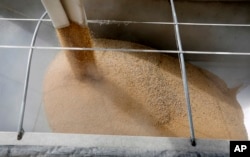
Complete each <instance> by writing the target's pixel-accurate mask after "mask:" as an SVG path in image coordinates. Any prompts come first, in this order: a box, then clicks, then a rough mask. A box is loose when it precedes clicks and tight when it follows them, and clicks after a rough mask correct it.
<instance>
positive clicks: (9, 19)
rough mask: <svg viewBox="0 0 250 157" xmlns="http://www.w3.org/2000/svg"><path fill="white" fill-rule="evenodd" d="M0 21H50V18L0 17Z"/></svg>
mask: <svg viewBox="0 0 250 157" xmlns="http://www.w3.org/2000/svg"><path fill="white" fill-rule="evenodd" d="M0 21H27V22H39V21H42V22H52V20H51V19H42V20H40V19H28V18H0Z"/></svg>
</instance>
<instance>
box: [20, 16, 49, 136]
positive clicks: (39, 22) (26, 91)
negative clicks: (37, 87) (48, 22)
mask: <svg viewBox="0 0 250 157" xmlns="http://www.w3.org/2000/svg"><path fill="white" fill-rule="evenodd" d="M46 14H47V13H46V12H45V13H43V15H42V16H41V18H40V19H43V18H44V17H45V16H46ZM41 22H42V21H41V20H40V21H38V23H37V25H36V28H35V30H34V34H33V37H32V40H31V44H30V45H31V47H33V46H34V44H35V40H36V36H37V32H38V29H39V27H40V24H41ZM32 55H33V48H30V50H29V56H28V63H27V69H26V77H25V82H24V91H23V101H22V105H21V110H20V117H19V125H18V130H17V131H18V134H17V140H21V139H22V137H23V134H24V129H23V121H24V113H25V107H26V99H27V93H28V87H29V77H30V67H31V60H32Z"/></svg>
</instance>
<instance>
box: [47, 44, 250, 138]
mask: <svg viewBox="0 0 250 157" xmlns="http://www.w3.org/2000/svg"><path fill="white" fill-rule="evenodd" d="M93 44H94V45H95V47H103V48H132V49H143V48H147V47H145V46H142V45H138V44H135V43H130V42H124V41H115V40H107V39H100V40H95V41H94V42H93ZM138 51H139V50H138ZM82 53H84V52H82ZM87 53H91V55H92V58H91V59H93V60H92V61H91V62H89V63H90V64H85V65H84V67H82V68H80V69H79V68H78V69H77V70H75V69H74V68H75V67H74V66H72V60H70V59H69V58H70V57H69V55H70V54H71V55H74V54H73V52H71V53H69V52H61V53H59V54H58V55H57V56H56V58H55V59H54V61H53V62H52V63H51V65H50V66H49V69H48V71H47V74H46V77H45V81H44V103H45V109H46V114H47V117H48V120H49V124H50V127H51V128H52V130H53V131H55V132H67V133H86V134H111V135H148V136H174V137H189V136H190V134H189V125H188V118H187V111H186V104H185V98H184V94H183V85H182V79H181V74H180V66H179V62H178V59H176V58H173V57H171V56H168V55H166V54H156V53H139V52H138V53H129V52H102V51H99V52H87ZM73 62H76V63H73V64H74V65H77V64H79V65H81V64H82V63H78V62H82V61H81V60H80V61H77V60H75V61H73ZM86 63H88V61H86ZM186 67H187V74H188V83H189V90H190V98H191V105H192V111H193V120H194V127H195V133H196V135H197V137H199V138H217V139H247V135H246V131H245V127H244V124H243V114H242V111H241V108H240V106H239V104H238V103H237V101H236V98H235V93H232V92H231V91H230V90H229V89H228V88H227V87H226V85H225V84H224V82H223V81H222V80H220V79H219V78H218V77H216V76H214V75H212V74H211V73H209V72H207V71H204V70H201V69H199V68H197V67H195V66H193V65H191V64H187V65H186ZM72 68H73V70H72ZM76 71H77V73H78V74H77V75H76V74H75V73H76Z"/></svg>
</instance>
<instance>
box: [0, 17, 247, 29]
mask: <svg viewBox="0 0 250 157" xmlns="http://www.w3.org/2000/svg"><path fill="white" fill-rule="evenodd" d="M0 21H27V22H37V21H39V19H26V18H25V19H23V18H0ZM41 21H42V22H52V20H51V19H43V20H41ZM87 22H88V23H93V24H100V25H109V24H124V25H128V24H151V25H175V23H174V22H154V21H149V22H147V21H118V20H87ZM177 24H178V25H188V26H219V27H250V24H226V23H192V22H179V23H177Z"/></svg>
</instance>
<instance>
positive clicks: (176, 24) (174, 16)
mask: <svg viewBox="0 0 250 157" xmlns="http://www.w3.org/2000/svg"><path fill="white" fill-rule="evenodd" d="M170 3H171V8H172V15H173V20H174V23H175V25H174V26H175V27H174V28H175V36H176V44H177V47H178V50H179V51H180V53H179V59H180V66H181V75H182V81H183V87H184V93H185V98H186V104H187V110H188V120H189V128H190V134H191V145H192V146H195V145H196V142H195V134H194V126H193V118H192V110H191V105H190V97H189V91H188V81H187V75H186V67H185V60H184V55H183V49H182V44H181V38H180V32H179V26H178V22H177V21H178V20H177V15H176V11H175V6H174V1H173V0H170Z"/></svg>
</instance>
